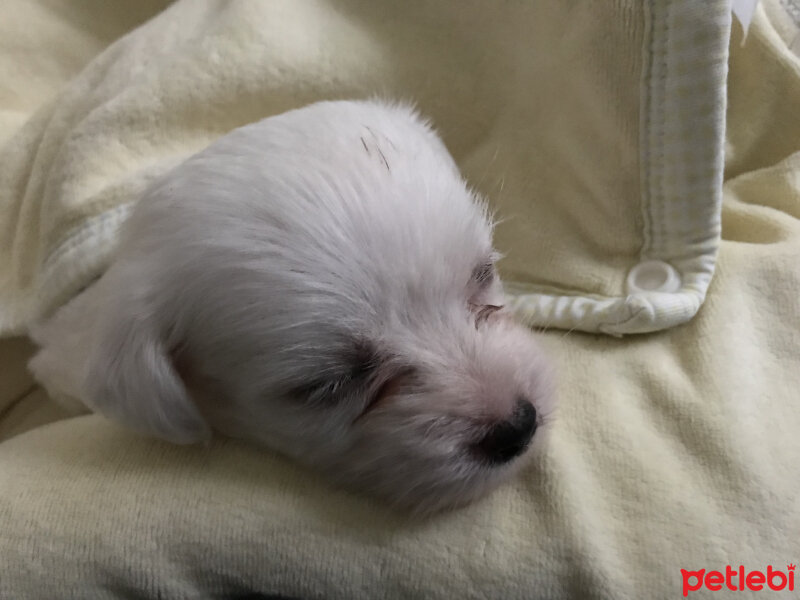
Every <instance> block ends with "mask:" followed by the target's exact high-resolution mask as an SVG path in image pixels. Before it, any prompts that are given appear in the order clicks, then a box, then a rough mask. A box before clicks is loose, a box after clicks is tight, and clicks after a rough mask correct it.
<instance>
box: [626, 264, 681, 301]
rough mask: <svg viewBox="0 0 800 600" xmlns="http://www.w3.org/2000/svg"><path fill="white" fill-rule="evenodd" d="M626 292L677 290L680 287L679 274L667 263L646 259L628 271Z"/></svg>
mask: <svg viewBox="0 0 800 600" xmlns="http://www.w3.org/2000/svg"><path fill="white" fill-rule="evenodd" d="M626 283H627V284H628V293H629V294H636V293H642V292H666V293H672V292H677V291H678V290H679V289H681V276H680V275H678V272H677V271H676V270H675V267H673V266H672V265H671V264H669V263H665V262H664V261H661V260H646V261H644V262H640V263H639V264H638V265H636V266H634V267H633V268H632V269H631V270H630V272H629V273H628V279H627V280H626Z"/></svg>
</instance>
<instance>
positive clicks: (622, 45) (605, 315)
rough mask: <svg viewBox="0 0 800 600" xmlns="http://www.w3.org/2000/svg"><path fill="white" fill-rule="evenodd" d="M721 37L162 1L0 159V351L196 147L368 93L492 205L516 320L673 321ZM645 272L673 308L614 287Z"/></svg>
mask: <svg viewBox="0 0 800 600" xmlns="http://www.w3.org/2000/svg"><path fill="white" fill-rule="evenodd" d="M108 4H110V3H107V4H106V6H107V5H108ZM33 5H35V3H33ZM25 10H27V11H29V12H31V13H33V14H37V11H36V10H35V9H31V8H26V9H25ZM106 10H108V9H106ZM19 19H20V20H21V22H22V23H25V19H26V14H22V15H21V16H20V17H19ZM47 24H48V26H49V27H50V28H51V29H57V27H55V25H53V24H52V23H50V21H47ZM34 25H35V23H34ZM729 25H730V14H729V12H728V10H727V5H726V2H725V0H707V1H706V2H705V3H703V4H702V5H698V4H697V3H696V2H693V1H692V0H649V1H648V2H639V1H632V0H627V1H615V2H602V3H600V2H595V3H585V4H584V5H583V6H582V7H581V9H580V10H576V9H575V7H574V6H572V5H571V4H570V3H567V2H544V3H536V2H512V3H506V4H505V5H504V6H503V9H502V10H498V8H497V7H496V6H495V5H494V4H493V3H490V2H485V1H484V0H469V1H466V2H465V1H463V0H458V1H455V0H448V1H444V2H443V1H441V0H425V1H420V2H417V3H415V4H407V3H404V2H396V1H395V0H328V1H325V2H323V1H315V0H302V1H295V0H276V1H271V2H248V1H242V0H237V1H231V2H228V1H222V0H183V1H180V2H176V3H175V4H173V5H171V6H170V7H169V8H168V9H166V10H165V11H164V12H163V13H162V14H160V15H158V16H157V17H156V18H154V19H152V20H151V21H149V22H148V23H146V24H145V25H143V26H142V27H141V28H139V29H138V30H137V31H135V32H133V33H131V34H130V35H128V36H125V37H124V38H122V39H120V40H118V41H117V42H116V43H115V44H113V46H112V47H110V48H109V49H108V50H106V51H105V52H103V53H102V54H101V55H100V56H98V57H97V58H96V59H95V60H94V61H93V62H92V63H91V64H89V65H88V66H87V67H86V69H85V70H83V71H82V72H81V73H80V74H79V75H78V76H76V77H75V78H74V79H72V80H71V81H70V82H69V83H68V84H67V85H66V87H65V88H64V89H63V91H62V93H61V94H60V95H59V96H58V97H57V99H55V100H53V102H52V103H50V104H49V105H48V106H46V107H43V108H42V109H41V110H40V111H38V112H37V114H36V115H35V116H34V117H33V118H32V119H31V120H30V121H28V122H27V123H26V124H25V125H24V126H23V127H21V128H20V129H19V130H18V132H17V133H16V134H15V135H14V136H12V137H11V138H10V139H9V140H8V142H7V143H6V144H5V146H3V147H2V148H0V333H4V332H5V333H9V332H15V333H21V332H24V331H25V328H26V327H27V326H29V325H30V324H31V322H32V321H33V320H35V319H37V318H40V317H41V316H42V315H46V314H48V313H50V312H52V311H53V310H54V309H55V308H56V307H58V306H59V305H61V304H63V303H64V302H65V301H66V300H67V299H69V297H71V295H73V294H75V293H76V292H77V291H78V290H79V289H82V288H83V287H85V286H86V285H87V284H88V283H89V282H90V281H91V280H92V279H94V278H95V277H97V276H98V275H99V274H100V273H101V272H102V270H103V269H104V268H105V266H106V265H107V262H108V259H109V255H110V253H111V252H112V251H113V248H114V246H115V243H116V240H117V239H118V236H117V232H118V228H119V226H120V224H121V223H122V222H123V221H124V219H125V218H126V216H127V214H128V211H129V209H130V206H131V203H132V202H134V201H135V200H136V198H137V197H138V196H139V195H140V194H141V193H142V190H143V189H144V188H145V187H146V186H147V184H148V183H149V182H150V181H152V179H153V178H154V177H156V176H158V175H160V174H162V173H163V172H165V171H166V170H168V169H169V168H171V167H173V166H174V165H175V164H176V163H177V162H179V161H181V160H183V159H184V158H186V157H187V156H189V155H191V154H193V153H194V152H196V151H198V150H200V149H202V148H203V147H204V146H206V145H207V144H208V143H209V142H210V141H211V140H212V139H214V138H216V137H218V136H219V135H221V134H223V133H225V132H227V131H228V130H230V129H232V128H234V127H236V126H239V125H243V124H245V123H248V122H251V121H254V120H257V119H259V118H263V117H266V116H269V115H272V114H276V113H280V112H283V111H285V110H286V109H288V108H294V107H297V106H300V105H303V104H306V103H308V102H311V101H314V100H319V99H330V98H341V97H364V96H369V95H374V94H382V95H385V96H389V97H394V98H396V97H400V98H409V99H412V100H413V101H415V102H416V103H417V104H418V105H419V108H420V109H421V111H422V112H423V113H424V114H426V115H428V116H430V117H431V118H432V119H433V121H434V123H435V124H436V125H437V126H438V128H439V129H440V130H441V132H442V135H443V137H444V139H445V142H446V143H447V145H448V146H449V148H450V149H451V151H452V152H453V154H454V155H455V157H456V159H457V160H458V162H459V164H460V166H461V167H462V169H463V171H464V173H465V175H466V176H467V177H468V178H469V180H470V181H471V182H472V183H473V185H474V186H475V187H477V188H478V189H480V190H481V191H483V192H484V193H485V194H486V195H487V196H488V197H489V199H490V202H491V204H492V207H493V208H494V209H495V210H496V211H497V216H498V218H499V219H500V225H499V226H498V229H497V236H496V241H497V245H498V247H499V250H500V251H501V252H503V253H505V254H507V258H506V259H505V261H503V262H502V263H501V269H502V271H503V275H504V278H505V280H506V282H507V284H508V289H509V291H510V292H511V293H513V295H514V300H513V302H512V303H511V304H512V307H513V308H515V309H516V310H517V311H518V313H519V314H520V316H521V317H523V318H524V319H526V320H527V321H528V322H530V323H532V324H534V325H538V326H555V327H562V328H565V329H581V330H585V331H601V332H604V333H611V334H624V333H636V332H643V331H652V330H657V329H663V328H665V327H669V326H673V325H676V324H679V323H682V322H685V321H686V320H688V319H689V318H691V317H692V316H693V315H694V314H695V313H696V312H697V310H698V308H699V306H700V304H701V303H702V301H703V298H704V297H705V293H706V289H707V287H708V283H709V280H710V278H711V275H712V273H713V268H714V259H715V256H716V250H717V246H718V239H719V212H720V200H721V187H720V183H721V175H722V148H723V123H724V108H725V105H724V97H725V93H724V92H725V89H724V85H725V64H726V53H727V37H728V29H729ZM43 29H45V30H46V29H47V28H46V27H43ZM106 29H108V27H106ZM45 33H46V34H49V32H47V31H46V32H45ZM92 42H94V40H92ZM95 45H97V44H95ZM83 46H88V47H91V44H88V42H86V43H84V44H83ZM47 49H50V50H57V48H46V49H45V50H42V51H41V52H43V53H44V52H46V50H47ZM79 49H80V50H81V51H83V49H82V47H80V45H79ZM12 54H13V59H9V60H15V61H16V62H14V64H15V65H17V68H18V65H19V63H20V61H23V62H24V61H25V60H26V54H25V53H21V54H20V53H12ZM74 62H77V61H74ZM67 68H71V64H68V65H67V67H65V69H67ZM7 70H9V69H7ZM9 75H10V80H11V81H14V80H15V78H14V72H13V70H12V72H10V73H9ZM14 89H16V87H15V88H14ZM12 100H14V98H12ZM19 102H20V101H16V102H12V103H11V104H12V105H14V104H15V103H16V104H19ZM521 249H524V251H521ZM644 259H658V260H662V261H667V262H669V263H670V264H672V266H674V267H675V268H676V269H677V270H678V272H679V274H680V276H681V278H682V285H681V287H680V289H679V290H677V291H674V292H672V293H644V294H640V293H632V292H631V291H630V290H629V289H627V287H626V284H625V279H626V275H627V273H628V271H629V270H630V269H631V268H632V267H634V266H635V265H636V264H637V263H638V262H640V261H641V260H644Z"/></svg>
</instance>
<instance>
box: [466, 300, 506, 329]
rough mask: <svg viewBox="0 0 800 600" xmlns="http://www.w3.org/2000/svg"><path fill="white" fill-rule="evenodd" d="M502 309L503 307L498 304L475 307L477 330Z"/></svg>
mask: <svg viewBox="0 0 800 600" xmlns="http://www.w3.org/2000/svg"><path fill="white" fill-rule="evenodd" d="M502 308H503V307H502V306H498V305H496V304H486V305H484V306H476V307H474V309H473V310H474V312H475V329H477V328H478V327H480V326H481V325H483V324H484V323H485V322H486V320H487V319H488V318H489V317H491V316H492V315H493V314H494V313H496V312H497V311H498V310H500V309H502Z"/></svg>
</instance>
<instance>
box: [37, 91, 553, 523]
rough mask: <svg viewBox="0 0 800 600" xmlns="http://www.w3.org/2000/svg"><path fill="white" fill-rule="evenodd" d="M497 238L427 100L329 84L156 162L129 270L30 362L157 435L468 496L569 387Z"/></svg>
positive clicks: (500, 471) (121, 266) (447, 499)
mask: <svg viewBox="0 0 800 600" xmlns="http://www.w3.org/2000/svg"><path fill="white" fill-rule="evenodd" d="M495 258H496V255H495V253H494V251H493V249H492V242H491V225H490V223H489V222H488V219H487V214H486V210H485V207H484V205H483V204H482V203H481V202H480V201H479V200H478V199H477V198H475V196H474V194H473V193H472V192H470V190H468V189H467V187H466V185H465V184H464V182H463V180H462V179H461V177H460V175H459V173H458V170H457V168H456V166H455V164H454V162H453V160H452V158H451V157H450V156H449V154H448V153H447V151H446V149H445V147H444V145H443V144H442V142H441V141H440V140H439V138H438V137H437V136H436V135H435V133H433V131H432V130H431V129H430V128H429V127H428V126H427V125H426V124H425V123H424V122H423V121H422V120H420V119H419V117H417V116H416V114H415V113H414V112H413V111H411V110H410V109H408V108H407V107H404V106H398V105H387V104H383V103H379V102H326V103H319V104H315V105H311V106H309V107H306V108H303V109H299V110H295V111H291V112H289V113H285V114H283V115H279V116H276V117H271V118H269V119H266V120H264V121H261V122H259V123H255V124H252V125H249V126H246V127H243V128H241V129H238V130H235V131H233V132H232V133H230V134H228V135H226V136H225V137H223V138H221V139H220V140H218V141H216V142H215V143H213V144H212V145H211V146H209V147H208V148H207V149H206V150H204V151H203V152H200V153H199V154H197V155H195V156H194V157H192V158H190V159H188V160H187V161H186V162H185V163H183V164H182V165H181V166H179V167H177V168H176V169H174V170H173V171H171V172H170V173H169V174H168V175H166V176H165V177H163V178H162V179H161V180H160V181H159V182H157V183H156V184H155V185H154V186H153V187H152V188H151V189H150V190H149V191H148V192H147V193H146V194H145V196H144V197H143V198H142V199H141V201H140V202H138V204H137V206H136V207H135V209H134V211H133V213H132V215H131V216H130V218H129V220H128V222H127V223H126V225H125V227H124V231H123V235H122V239H121V240H120V245H119V249H118V252H117V253H116V257H115V259H114V260H113V261H112V264H111V265H110V267H109V269H108V271H107V272H106V273H105V274H104V275H103V276H102V277H101V278H100V279H99V280H98V281H97V282H95V283H94V284H92V285H91V286H90V287H89V288H87V289H86V290H85V291H84V292H82V293H81V294H80V295H78V296H77V297H76V298H74V299H73V300H72V302H70V303H69V304H67V305H65V306H64V307H63V308H62V309H60V310H59V311H58V312H56V313H55V314H54V315H53V317H52V318H50V319H49V320H48V321H45V322H44V323H42V324H40V325H39V326H37V327H35V328H34V329H33V332H32V335H33V337H34V339H35V341H36V342H37V343H38V344H39V345H40V346H41V348H42V349H41V351H40V352H39V354H38V355H37V356H36V357H35V358H34V360H33V361H32V363H31V368H32V370H33V372H34V373H35V374H36V376H37V377H38V378H39V380H40V381H42V383H43V384H44V385H45V386H46V387H47V389H48V390H49V391H50V392H51V393H52V394H53V395H55V396H57V397H63V396H69V397H72V398H74V399H77V400H80V401H81V402H82V403H85V404H86V405H87V406H88V407H89V408H91V409H92V410H95V411H98V412H100V413H103V414H105V415H107V416H109V417H111V418H114V419H116V420H118V421H121V422H122V423H124V424H126V425H128V426H129V427H132V428H135V429H137V430H139V431H141V432H144V433H147V434H151V435H156V436H159V437H162V438H164V439H167V440H170V441H173V442H176V443H192V442H196V441H200V440H203V439H207V438H208V437H209V436H210V435H211V431H212V430H217V431H220V432H222V433H224V434H227V435H230V436H233V437H238V438H244V439H248V440H251V441H255V442H257V443H259V444H262V445H266V446H268V447H271V448H274V449H277V450H279V451H280V452H282V453H284V454H286V455H289V456H291V457H294V458H296V459H298V460H300V461H302V462H304V463H307V464H311V465H314V466H316V467H318V468H322V469H324V470H325V471H326V472H327V473H329V474H330V475H331V476H333V477H334V478H335V479H337V480H339V481H341V482H343V483H346V484H348V485H350V486H354V487H357V488H359V489H364V490H366V491H368V492H370V493H373V494H377V495H380V496H382V497H384V498H386V499H388V500H389V501H391V502H393V503H396V504H400V505H404V506H409V507H413V508H416V509H420V510H433V509H438V508H441V507H445V506H451V505H455V504H460V503H463V502H467V501H469V500H471V499H473V498H475V497H477V496H479V495H481V494H483V493H485V492H486V491H487V490H489V489H491V488H492V487H494V486H495V485H497V483H499V482H500V481H502V480H503V479H504V478H505V477H507V476H508V475H509V474H510V473H512V472H514V471H515V470H516V469H517V468H518V467H519V465H520V464H521V462H522V461H521V457H522V456H523V455H524V454H525V452H526V450H527V449H528V447H529V446H530V440H531V436H533V439H534V440H536V439H538V438H540V437H541V435H540V433H536V435H535V436H534V435H533V434H534V432H535V431H536V430H537V428H538V429H539V430H540V429H541V426H542V425H544V424H545V423H546V422H547V420H548V415H549V414H550V412H551V408H552V406H551V404H552V394H551V390H550V388H549V381H548V369H547V366H546V364H545V361H544V359H543V357H542V355H541V353H540V351H539V350H538V348H537V346H536V344H535V342H534V341H533V339H532V338H531V336H530V334H529V332H528V331H527V330H526V329H524V328H523V327H521V326H519V325H517V324H515V323H514V322H513V321H512V320H511V319H510V318H509V317H508V315H506V314H505V313H504V311H503V310H502V309H501V308H500V307H502V304H503V292H502V286H501V284H500V282H499V280H498V278H497V276H496V274H495V270H494V261H495Z"/></svg>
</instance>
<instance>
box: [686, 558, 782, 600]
mask: <svg viewBox="0 0 800 600" xmlns="http://www.w3.org/2000/svg"><path fill="white" fill-rule="evenodd" d="M681 576H682V577H683V595H684V596H688V595H689V592H696V591H697V590H699V589H701V588H705V589H707V590H711V591H718V590H722V589H728V590H730V591H732V592H743V591H744V590H752V591H758V590H764V589H766V590H774V591H776V592H777V591H780V590H789V591H794V565H786V571H785V572H784V571H781V570H780V569H776V568H774V567H773V566H772V565H767V570H766V571H747V570H745V568H744V566H743V565H739V568H738V569H734V568H733V567H732V566H730V565H727V566H726V567H725V572H724V573H723V572H722V571H706V570H705V569H700V570H699V571H687V570H686V569H681Z"/></svg>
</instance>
